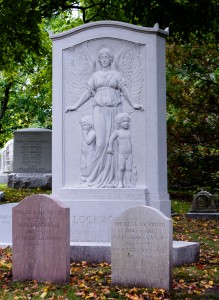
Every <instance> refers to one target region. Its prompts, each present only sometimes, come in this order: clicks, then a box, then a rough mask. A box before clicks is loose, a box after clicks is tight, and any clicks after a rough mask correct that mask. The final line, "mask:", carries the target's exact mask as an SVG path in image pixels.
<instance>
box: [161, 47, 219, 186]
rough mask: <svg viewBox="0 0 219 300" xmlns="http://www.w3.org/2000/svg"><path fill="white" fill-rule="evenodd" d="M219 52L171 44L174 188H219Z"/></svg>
mask: <svg viewBox="0 0 219 300" xmlns="http://www.w3.org/2000/svg"><path fill="white" fill-rule="evenodd" d="M218 63H219V61H218V51H217V48H216V46H215V45H198V44H196V43H193V44H191V43H190V44H186V45H183V46H179V45H176V44H171V45H168V47H167V99H168V102H167V103H168V115H167V125H168V165H169V183H170V186H171V187H174V188H176V187H189V186H191V187H192V186H196V188H197V187H216V186H217V184H218V179H219V173H218V168H217V165H218V157H219V150H218V149H219V136H218V132H219V98H218V95H219V81H218V76H217V73H218Z"/></svg>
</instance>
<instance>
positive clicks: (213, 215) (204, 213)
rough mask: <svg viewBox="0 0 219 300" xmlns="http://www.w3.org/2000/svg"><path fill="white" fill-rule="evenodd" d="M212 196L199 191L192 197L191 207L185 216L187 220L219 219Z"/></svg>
mask: <svg viewBox="0 0 219 300" xmlns="http://www.w3.org/2000/svg"><path fill="white" fill-rule="evenodd" d="M214 198H215V197H214V196H213V195H212V194H210V193H208V192H206V191H201V192H199V193H197V194H196V195H194V196H193V201H192V205H191V207H190V209H189V212H188V213H187V214H186V216H187V217H189V218H200V219H219V212H218V211H217V209H216V206H215V203H214Z"/></svg>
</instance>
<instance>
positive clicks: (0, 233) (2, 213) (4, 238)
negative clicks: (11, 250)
mask: <svg viewBox="0 0 219 300" xmlns="http://www.w3.org/2000/svg"><path fill="white" fill-rule="evenodd" d="M16 205H17V203H8V204H2V205H0V247H1V246H2V247H3V246H11V245H12V207H15V206H16Z"/></svg>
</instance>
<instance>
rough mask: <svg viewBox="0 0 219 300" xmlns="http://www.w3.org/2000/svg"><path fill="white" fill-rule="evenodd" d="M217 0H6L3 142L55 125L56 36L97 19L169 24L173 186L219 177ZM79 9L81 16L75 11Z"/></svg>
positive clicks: (209, 182)
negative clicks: (19, 132) (53, 37)
mask: <svg viewBox="0 0 219 300" xmlns="http://www.w3.org/2000/svg"><path fill="white" fill-rule="evenodd" d="M218 6H219V3H218V1H217V0H209V1H205V0H194V1H192V2H191V1H187V0H166V1H163V0H150V1H145V0H114V1H111V0H81V1H71V0H44V1H42V0H0V30H1V47H0V55H1V61H0V133H1V135H0V145H1V146H2V145H3V143H4V142H5V141H6V140H7V139H8V138H9V137H11V136H12V132H13V131H14V130H15V129H18V128H22V127H27V126H39V127H40V126H44V127H47V128H51V42H50V40H49V37H48V34H47V32H46V30H48V29H49V30H52V31H54V32H60V31H63V30H66V29H70V28H72V27H74V26H78V25H80V24H82V23H87V22H91V21H97V20H106V19H107V20H119V21H125V22H129V23H132V24H136V25H143V26H146V27H150V26H153V25H154V24H155V23H157V22H158V23H159V25H160V28H166V27H170V37H169V38H168V40H167V41H168V44H167V107H168V114H167V121H168V165H169V184H170V187H171V188H174V187H176V188H179V187H189V186H192V187H193V188H194V187H208V186H212V187H213V186H214V187H216V185H217V184H218V167H217V163H218V124H219V123H218V105H219V100H218V84H219V83H218V76H219V70H218V37H219V35H218V23H219V20H218V12H219V7H218ZM72 9H77V10H78V11H79V12H80V15H81V18H73V17H72Z"/></svg>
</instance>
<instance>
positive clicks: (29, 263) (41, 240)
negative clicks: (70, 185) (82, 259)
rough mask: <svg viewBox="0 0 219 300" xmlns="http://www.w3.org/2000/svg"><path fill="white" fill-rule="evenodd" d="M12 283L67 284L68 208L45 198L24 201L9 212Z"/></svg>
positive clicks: (68, 262)
mask: <svg viewBox="0 0 219 300" xmlns="http://www.w3.org/2000/svg"><path fill="white" fill-rule="evenodd" d="M12 220H13V222H12V226H13V231H12V232H13V234H12V236H13V280H14V281H26V280H37V281H39V282H46V281H47V282H56V283H68V282H69V278H70V220H69V208H66V207H64V206H63V205H62V204H61V203H59V202H58V201H56V200H55V199H54V198H52V197H49V196H47V195H33V196H30V197H27V198H25V199H24V200H23V201H21V202H20V203H19V204H18V205H17V206H16V207H14V208H13V209H12Z"/></svg>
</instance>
